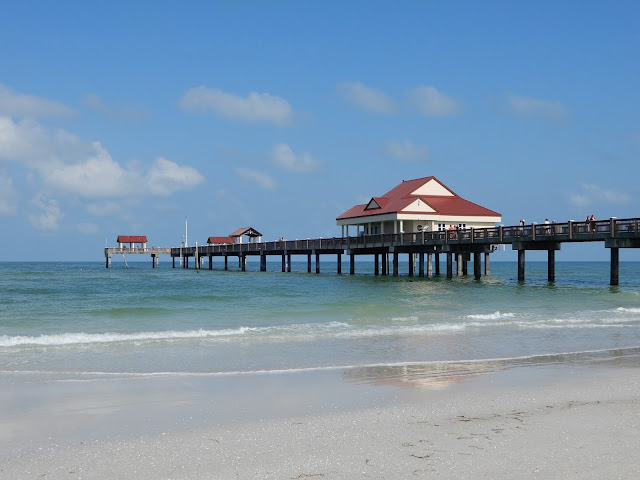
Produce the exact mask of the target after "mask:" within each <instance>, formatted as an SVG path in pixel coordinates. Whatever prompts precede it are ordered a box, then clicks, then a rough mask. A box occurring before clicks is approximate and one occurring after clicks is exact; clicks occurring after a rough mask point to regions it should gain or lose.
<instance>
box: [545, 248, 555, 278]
mask: <svg viewBox="0 0 640 480" xmlns="http://www.w3.org/2000/svg"><path fill="white" fill-rule="evenodd" d="M547 281H549V282H555V281H556V251H555V250H547Z"/></svg>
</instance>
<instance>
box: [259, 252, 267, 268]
mask: <svg viewBox="0 0 640 480" xmlns="http://www.w3.org/2000/svg"><path fill="white" fill-rule="evenodd" d="M260 271H261V272H266V271H267V256H266V255H265V254H264V252H262V253H260Z"/></svg>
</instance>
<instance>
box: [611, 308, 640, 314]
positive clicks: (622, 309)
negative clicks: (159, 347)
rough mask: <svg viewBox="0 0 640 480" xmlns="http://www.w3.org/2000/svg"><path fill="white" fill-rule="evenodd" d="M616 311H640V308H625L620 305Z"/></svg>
mask: <svg viewBox="0 0 640 480" xmlns="http://www.w3.org/2000/svg"><path fill="white" fill-rule="evenodd" d="M616 311H618V312H625V313H640V308H633V307H632V308H625V307H618V308H616Z"/></svg>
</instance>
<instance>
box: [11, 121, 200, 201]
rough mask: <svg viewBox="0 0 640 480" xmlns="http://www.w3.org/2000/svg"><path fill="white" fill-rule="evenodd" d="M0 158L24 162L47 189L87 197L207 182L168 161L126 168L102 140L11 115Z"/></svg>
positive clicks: (163, 192) (164, 191) (174, 188)
mask: <svg viewBox="0 0 640 480" xmlns="http://www.w3.org/2000/svg"><path fill="white" fill-rule="evenodd" d="M0 160H5V161H12V162H17V163H20V164H22V165H24V166H25V167H26V168H27V169H28V170H29V172H30V174H32V173H36V174H38V175H39V179H40V180H41V181H42V182H43V183H44V184H46V185H48V186H49V187H53V188H55V189H57V190H59V191H61V192H64V193H70V194H75V195H79V196H81V197H83V198H85V199H93V198H102V199H108V198H117V197H121V196H127V197H132V196H141V195H168V194H170V193H173V192H175V191H178V190H184V189H187V188H191V187H194V186H196V185H199V184H200V183H202V182H203V181H204V177H203V176H202V175H201V174H200V173H199V172H198V171H197V170H195V169H194V168H192V167H188V166H180V165H178V164H176V163H174V162H172V161H169V160H167V159H164V158H158V159H156V160H155V162H154V163H153V164H151V165H150V166H148V167H147V168H146V169H144V168H143V169H141V170H138V169H136V168H134V167H127V168H125V167H123V166H121V165H120V163H118V162H117V161H115V160H114V159H113V158H112V157H111V155H110V154H109V152H108V151H107V150H106V149H105V148H103V147H102V145H101V144H100V142H86V141H83V140H81V139H79V138H77V137H76V136H75V135H72V134H70V133H68V132H65V131H64V130H55V131H51V130H48V129H46V128H44V127H42V126H41V125H40V124H39V123H37V122H35V121H33V120H23V121H20V122H14V121H13V120H12V119H11V118H8V117H0Z"/></svg>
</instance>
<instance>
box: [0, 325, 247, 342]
mask: <svg viewBox="0 0 640 480" xmlns="http://www.w3.org/2000/svg"><path fill="white" fill-rule="evenodd" d="M250 330H251V329H250V328H249V327H239V328H237V329H229V330H203V329H199V330H185V331H175V330H168V331H163V332H135V333H114V332H107V333H85V332H78V333H61V334H55V335H39V336H37V337H36V336H22V335H16V336H9V335H1V336H0V347H16V346H62V345H82V344H95V343H123V342H141V341H154V340H178V339H192V338H206V337H216V336H230V335H242V334H244V333H246V332H248V331H250Z"/></svg>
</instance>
